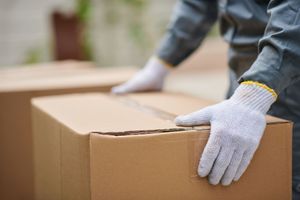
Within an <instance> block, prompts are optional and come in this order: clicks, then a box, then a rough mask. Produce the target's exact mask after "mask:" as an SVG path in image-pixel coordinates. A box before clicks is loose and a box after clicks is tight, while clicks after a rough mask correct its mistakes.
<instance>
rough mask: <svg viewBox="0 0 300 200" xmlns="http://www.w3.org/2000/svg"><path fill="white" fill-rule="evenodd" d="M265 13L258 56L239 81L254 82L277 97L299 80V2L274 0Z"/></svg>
mask: <svg viewBox="0 0 300 200" xmlns="http://www.w3.org/2000/svg"><path fill="white" fill-rule="evenodd" d="M268 12H269V13H270V19H269V22H268V25H267V28H266V31H265V35H264V37H263V38H262V39H261V40H260V42H259V50H260V54H259V56H258V58H257V59H256V61H255V62H254V63H253V65H252V66H251V68H250V69H249V70H248V71H247V72H246V73H245V74H243V75H242V76H241V78H240V80H239V82H243V81H245V80H253V81H257V82H260V83H263V84H266V85H268V86H269V87H270V88H272V89H274V90H275V91H276V93H277V94H279V93H280V92H281V91H282V90H283V89H284V88H286V87H288V86H289V85H290V84H292V83H294V82H295V81H298V80H300V65H299V63H300V39H299V35H300V14H299V13H300V1H299V0H289V1H288V0H284V1H281V0H280V1H279V0H274V1H272V2H271V3H270V5H269V10H268Z"/></svg>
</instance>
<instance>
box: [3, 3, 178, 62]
mask: <svg viewBox="0 0 300 200" xmlns="http://www.w3.org/2000/svg"><path fill="white" fill-rule="evenodd" d="M141 1H145V4H146V5H145V7H144V8H143V9H141V10H136V9H134V7H132V6H130V4H128V2H132V1H129V0H92V3H93V13H92V17H91V22H90V26H89V28H90V37H91V38H90V39H91V41H92V44H93V50H94V55H95V56H94V58H95V60H96V61H97V62H98V63H99V65H107V66H111V65H127V64H142V63H143V62H144V61H145V60H146V59H147V58H148V57H149V56H150V55H151V54H152V51H153V50H154V48H155V46H156V44H157V42H158V41H159V38H161V35H162V34H163V31H164V30H165V27H166V24H167V22H168V20H169V15H170V13H171V9H172V7H173V5H174V3H175V1H176V0H164V1H160V0H141ZM75 2H76V0H0V67H1V66H8V65H9V66H10V65H20V64H23V63H24V62H25V61H26V60H28V57H29V55H32V53H31V52H32V51H34V53H33V54H34V55H36V56H38V57H39V59H38V60H39V61H48V60H50V59H51V58H52V56H51V41H52V39H51V27H50V24H49V22H50V18H49V15H50V13H51V12H52V11H53V9H54V8H58V9H60V10H63V11H67V12H68V11H71V10H72V9H73V8H74V4H75ZM110 16H117V17H116V20H115V23H109V19H110V18H109V17H110ZM134 23H137V24H138V25H141V30H142V31H143V32H144V33H145V34H144V35H143V37H142V40H141V41H142V42H141V41H138V39H136V38H135V37H132V34H131V33H132V30H133V29H132V28H130V27H131V26H132V24H134Z"/></svg>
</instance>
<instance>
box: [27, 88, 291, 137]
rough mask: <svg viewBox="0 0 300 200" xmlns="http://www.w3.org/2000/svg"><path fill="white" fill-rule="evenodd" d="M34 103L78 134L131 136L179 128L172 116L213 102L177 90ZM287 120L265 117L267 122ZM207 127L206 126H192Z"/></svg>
mask: <svg viewBox="0 0 300 200" xmlns="http://www.w3.org/2000/svg"><path fill="white" fill-rule="evenodd" d="M33 104H34V105H35V106H37V107H38V108H40V109H41V110H44V111H45V112H47V113H48V114H49V115H51V116H53V117H54V118H56V119H57V120H58V121H60V122H61V123H63V124H65V125H66V126H67V127H69V128H70V129H72V130H74V131H75V132H77V133H79V134H89V133H90V132H97V133H102V134H108V135H118V136H120V135H133V134H142V133H144V134H145V133H155V132H164V131H168V132H169V131H176V130H177V131H182V130H189V129H191V128H186V127H178V126H176V125H175V124H174V122H173V120H174V118H175V117H176V116H177V115H179V114H186V113H189V112H192V111H195V110H197V109H201V108H203V107H205V106H208V105H210V104H212V103H210V102H209V101H206V100H201V99H198V98H195V97H190V96H187V95H182V94H176V93H139V94H134V95H124V96H115V95H105V94H100V93H89V94H76V95H64V96H53V97H41V98H35V99H34V100H33ZM283 122H288V121H286V120H282V119H279V118H275V117H271V116H267V123H283ZM194 129H197V130H207V129H209V126H207V125H204V126H198V127H194Z"/></svg>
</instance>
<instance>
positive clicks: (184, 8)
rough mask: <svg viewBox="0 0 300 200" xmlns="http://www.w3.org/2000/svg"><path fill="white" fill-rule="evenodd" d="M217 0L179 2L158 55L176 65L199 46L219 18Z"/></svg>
mask: <svg viewBox="0 0 300 200" xmlns="http://www.w3.org/2000/svg"><path fill="white" fill-rule="evenodd" d="M217 16H218V5H217V1H216V0H181V1H179V2H177V4H176V6H175V8H174V10H173V13H172V17H171V22H170V24H169V26H168V31H167V33H166V34H165V36H164V37H163V40H162V41H161V43H160V46H159V48H158V50H157V52H156V55H157V56H158V57H159V58H160V59H162V60H164V61H165V62H167V63H169V64H171V65H173V66H176V65H178V64H179V63H180V62H181V61H183V60H184V59H185V58H187V57H188V56H189V55H190V54H191V53H193V52H194V50H195V49H196V48H197V47H199V45H200V44H201V42H202V40H203V39H204V38H205V36H206V34H207V33H208V31H209V30H210V28H211V27H212V25H213V24H214V23H215V21H216V20H217Z"/></svg>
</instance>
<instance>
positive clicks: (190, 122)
mask: <svg viewBox="0 0 300 200" xmlns="http://www.w3.org/2000/svg"><path fill="white" fill-rule="evenodd" d="M211 116H212V107H206V108H203V109H201V110H199V111H196V112H193V113H191V114H188V115H180V116H178V117H176V118H175V120H174V122H175V124H176V125H177V126H197V125H203V124H208V123H209V122H210V119H211Z"/></svg>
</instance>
